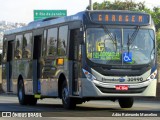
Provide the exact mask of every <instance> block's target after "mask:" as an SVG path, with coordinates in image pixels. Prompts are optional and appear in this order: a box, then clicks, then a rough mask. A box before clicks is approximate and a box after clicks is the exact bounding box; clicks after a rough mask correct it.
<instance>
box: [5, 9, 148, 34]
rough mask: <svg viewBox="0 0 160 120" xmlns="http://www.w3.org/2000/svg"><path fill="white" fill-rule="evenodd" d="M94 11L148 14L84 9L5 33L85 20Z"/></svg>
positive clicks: (38, 21)
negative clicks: (85, 16) (84, 17)
mask: <svg viewBox="0 0 160 120" xmlns="http://www.w3.org/2000/svg"><path fill="white" fill-rule="evenodd" d="M94 12H95V13H100V12H101V13H104V12H106V13H126V14H144V15H148V14H146V13H143V12H135V11H128V10H94V11H90V10H86V11H82V12H79V13H77V14H75V15H71V16H65V17H60V18H54V17H53V18H46V19H42V20H36V21H32V22H30V23H29V24H28V25H27V26H24V27H20V28H16V29H12V30H8V31H5V33H4V34H5V35H9V34H13V33H18V32H23V31H28V30H33V29H37V28H42V27H46V26H50V25H54V24H59V23H64V22H70V21H75V20H81V21H83V16H84V15H87V16H88V18H89V19H90V20H91V17H90V15H89V14H88V13H94Z"/></svg>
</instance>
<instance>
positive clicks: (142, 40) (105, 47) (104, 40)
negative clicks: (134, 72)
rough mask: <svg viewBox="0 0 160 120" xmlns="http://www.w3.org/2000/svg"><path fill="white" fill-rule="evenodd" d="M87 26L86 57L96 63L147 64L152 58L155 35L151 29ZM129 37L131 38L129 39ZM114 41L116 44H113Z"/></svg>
mask: <svg viewBox="0 0 160 120" xmlns="http://www.w3.org/2000/svg"><path fill="white" fill-rule="evenodd" d="M136 29H137V28H135V29H133V28H132V29H128V28H127V29H125V28H123V29H120V28H114V29H112V28H107V31H108V32H106V30H105V28H88V29H87V30H86V52H87V58H88V59H89V60H90V61H92V62H94V63H98V64H116V65H117V64H118V65H119V64H125V65H127V64H128V65H141V64H148V63H150V62H151V60H153V59H154V54H155V45H154V42H155V36H154V31H153V30H151V29H142V28H139V29H138V31H137V33H136V35H135V37H132V35H133V34H134V32H135V31H136ZM130 39H131V40H130ZM115 42H116V44H115Z"/></svg>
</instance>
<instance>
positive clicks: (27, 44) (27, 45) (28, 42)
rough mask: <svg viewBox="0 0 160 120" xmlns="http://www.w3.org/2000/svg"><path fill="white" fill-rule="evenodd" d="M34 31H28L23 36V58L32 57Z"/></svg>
mask: <svg viewBox="0 0 160 120" xmlns="http://www.w3.org/2000/svg"><path fill="white" fill-rule="evenodd" d="M31 46H32V33H26V34H24V37H23V58H31V50H32V49H31V48H32V47H31Z"/></svg>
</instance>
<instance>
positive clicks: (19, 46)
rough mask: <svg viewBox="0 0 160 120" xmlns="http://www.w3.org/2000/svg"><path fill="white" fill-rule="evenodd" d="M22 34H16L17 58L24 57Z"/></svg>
mask: <svg viewBox="0 0 160 120" xmlns="http://www.w3.org/2000/svg"><path fill="white" fill-rule="evenodd" d="M22 39H23V36H22V35H17V36H16V44H15V59H21V58H22Z"/></svg>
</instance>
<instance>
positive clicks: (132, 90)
mask: <svg viewBox="0 0 160 120" xmlns="http://www.w3.org/2000/svg"><path fill="white" fill-rule="evenodd" d="M96 87H97V88H98V89H99V90H100V91H101V92H103V93H123V94H128V93H142V92H143V91H144V90H145V89H146V88H147V86H146V87H141V88H128V90H127V91H122V90H115V88H103V87H100V86H96Z"/></svg>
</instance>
